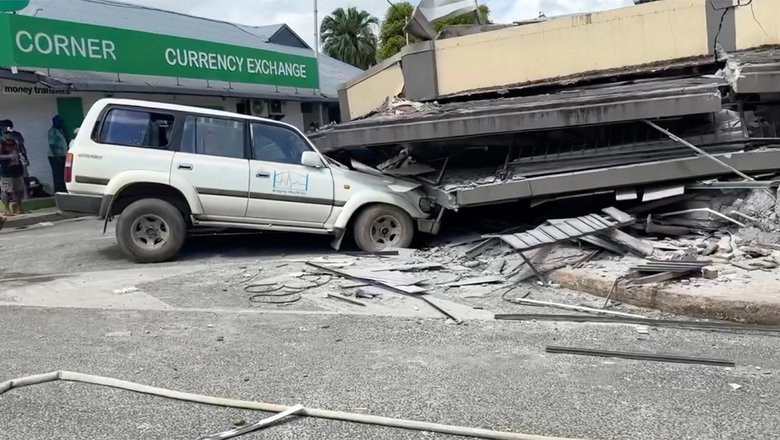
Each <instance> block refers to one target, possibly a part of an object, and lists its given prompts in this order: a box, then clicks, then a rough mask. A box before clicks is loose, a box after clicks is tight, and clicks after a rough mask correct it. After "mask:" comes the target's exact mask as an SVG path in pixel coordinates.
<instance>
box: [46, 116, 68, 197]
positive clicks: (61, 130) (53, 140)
mask: <svg viewBox="0 0 780 440" xmlns="http://www.w3.org/2000/svg"><path fill="white" fill-rule="evenodd" d="M67 154H68V139H67V138H66V137H65V120H64V119H62V117H61V116H60V115H56V116H54V117H53V118H52V120H51V128H49V164H50V165H51V174H52V177H53V178H54V191H55V192H66V191H67V189H66V188H65V156H66V155H67Z"/></svg>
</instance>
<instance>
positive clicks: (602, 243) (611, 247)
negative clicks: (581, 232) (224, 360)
mask: <svg viewBox="0 0 780 440" xmlns="http://www.w3.org/2000/svg"><path fill="white" fill-rule="evenodd" d="M579 240H582V241H584V242H586V243H590V244H592V245H593V246H598V247H600V248H602V249H606V250H608V251H610V252H613V253H615V254H618V255H625V254H626V253H625V252H624V251H623V249H621V248H620V246H617V245H615V244H612V243H610V242H608V241H606V240H602V239H600V238H598V237H594V236H592V235H586V236H584V237H580V238H579Z"/></svg>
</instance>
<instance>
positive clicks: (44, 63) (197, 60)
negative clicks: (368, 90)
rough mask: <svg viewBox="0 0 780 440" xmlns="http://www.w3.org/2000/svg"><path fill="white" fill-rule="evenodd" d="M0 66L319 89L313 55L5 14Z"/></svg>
mask: <svg viewBox="0 0 780 440" xmlns="http://www.w3.org/2000/svg"><path fill="white" fill-rule="evenodd" d="M0 66H5V67H10V66H16V67H38V68H51V69H67V70H86V71H93V72H110V73H127V74H139V75H157V76H171V77H179V78H193V79H208V80H218V81H232V82H239V83H251V84H270V85H276V86H284V87H298V88H306V89H318V88H319V75H318V73H317V61H316V60H315V59H314V57H307V56H300V55H290V54H285V53H280V52H274V51H269V50H263V49H254V48H249V47H240V46H232V45H229V44H222V43H214V42H211V41H202V40H192V39H188V38H181V37H173V36H170V35H159V34H152V33H149V32H139V31H131V30H126V29H117V28H110V27H105V26H95V25H88V24H81V23H74V22H69V21H60V20H49V19H44V18H36V17H29V16H25V15H12V14H0Z"/></svg>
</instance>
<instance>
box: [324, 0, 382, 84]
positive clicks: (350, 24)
mask: <svg viewBox="0 0 780 440" xmlns="http://www.w3.org/2000/svg"><path fill="white" fill-rule="evenodd" d="M378 24H379V20H377V18H376V17H372V16H371V14H369V13H368V12H366V11H358V9H357V8H355V7H351V8H349V9H346V10H344V8H337V9H336V10H334V11H333V12H332V13H331V14H330V15H329V16H327V17H325V18H324V19H323V20H322V26H321V27H320V34H321V36H322V37H321V38H322V42H323V45H322V50H323V51H324V52H325V53H326V54H327V55H328V56H330V57H333V58H335V59H337V60H339V61H343V62H345V63H347V64H351V65H353V66H355V67H358V68H361V69H364V70H365V69H368V68H369V67H371V66H373V65H374V64H376V48H377V37H376V34H374V26H376V25H378Z"/></svg>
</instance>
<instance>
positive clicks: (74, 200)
mask: <svg viewBox="0 0 780 440" xmlns="http://www.w3.org/2000/svg"><path fill="white" fill-rule="evenodd" d="M54 201H55V202H56V203H57V209H59V210H60V211H62V212H73V213H79V214H91V215H94V216H99V215H100V212H101V205H102V204H103V197H102V196H95V195H85V194H70V193H57V194H55V195H54Z"/></svg>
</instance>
